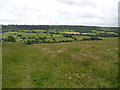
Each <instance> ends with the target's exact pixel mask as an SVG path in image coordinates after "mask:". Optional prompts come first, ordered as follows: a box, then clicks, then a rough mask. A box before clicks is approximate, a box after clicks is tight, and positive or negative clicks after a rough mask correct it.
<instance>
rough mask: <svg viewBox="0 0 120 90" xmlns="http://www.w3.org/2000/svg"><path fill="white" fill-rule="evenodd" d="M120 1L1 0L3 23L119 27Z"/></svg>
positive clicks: (0, 8)
mask: <svg viewBox="0 0 120 90" xmlns="http://www.w3.org/2000/svg"><path fill="white" fill-rule="evenodd" d="M118 1H119V0H0V24H32V25H87V26H117V25H118Z"/></svg>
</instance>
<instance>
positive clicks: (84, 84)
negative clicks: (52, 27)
mask: <svg viewBox="0 0 120 90" xmlns="http://www.w3.org/2000/svg"><path fill="white" fill-rule="evenodd" d="M117 53H118V42H117V39H114V40H111V39H110V40H100V41H82V42H69V43H56V44H55V43H53V44H47V43H46V44H34V45H31V46H29V45H25V44H23V43H8V42H4V43H3V88H116V87H117V86H118V80H117V79H118V76H117V75H118V60H117V58H118V55H117Z"/></svg>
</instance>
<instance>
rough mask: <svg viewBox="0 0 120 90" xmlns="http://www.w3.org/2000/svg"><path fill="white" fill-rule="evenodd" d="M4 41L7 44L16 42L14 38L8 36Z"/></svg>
mask: <svg viewBox="0 0 120 90" xmlns="http://www.w3.org/2000/svg"><path fill="white" fill-rule="evenodd" d="M6 41H8V42H15V41H16V40H15V38H14V37H13V36H8V37H7V39H6Z"/></svg>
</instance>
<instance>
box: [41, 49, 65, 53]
mask: <svg viewBox="0 0 120 90" xmlns="http://www.w3.org/2000/svg"><path fill="white" fill-rule="evenodd" d="M65 50H67V48H61V49H59V50H50V49H49V48H43V51H46V52H47V53H62V52H64V51H65Z"/></svg>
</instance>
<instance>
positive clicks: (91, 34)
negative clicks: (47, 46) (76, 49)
mask: <svg viewBox="0 0 120 90" xmlns="http://www.w3.org/2000/svg"><path fill="white" fill-rule="evenodd" d="M11 27H12V28H11ZM25 27H26V28H25ZM29 27H30V26H17V27H15V26H3V31H2V36H3V37H2V40H3V41H8V40H7V38H8V36H13V37H14V38H15V41H17V42H23V43H28V42H29V43H30V44H36V43H61V42H76V41H84V40H103V39H109V38H113V39H116V38H118V37H119V35H118V30H117V28H114V29H113V28H105V29H104V28H102V29H101V28H98V27H87V28H86V27H81V28H80V29H79V30H77V29H74V28H75V27H74V28H72V27H71V28H70V26H57V27H54V26H49V28H48V26H33V27H34V28H33V29H32V27H31V29H29ZM39 27H41V28H39ZM58 27H59V28H58ZM51 28H53V29H51ZM54 28H57V29H54ZM66 28H68V29H66ZM86 29H88V30H87V31H86Z"/></svg>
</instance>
